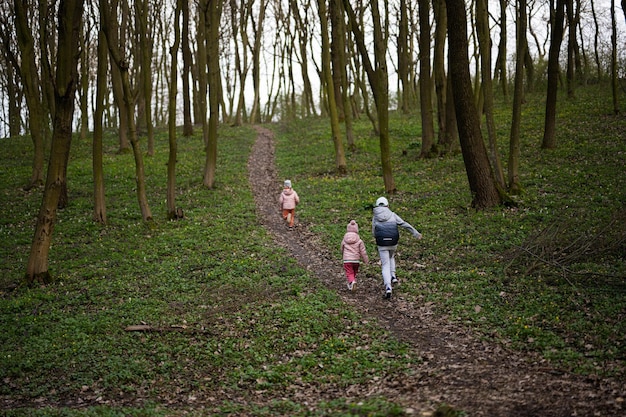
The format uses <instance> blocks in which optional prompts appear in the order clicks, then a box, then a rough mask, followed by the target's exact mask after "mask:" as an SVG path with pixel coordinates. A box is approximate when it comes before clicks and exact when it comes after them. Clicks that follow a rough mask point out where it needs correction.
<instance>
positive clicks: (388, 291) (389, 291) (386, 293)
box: [385, 287, 391, 299]
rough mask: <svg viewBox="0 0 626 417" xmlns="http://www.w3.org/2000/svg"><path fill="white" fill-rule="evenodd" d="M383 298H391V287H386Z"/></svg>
mask: <svg viewBox="0 0 626 417" xmlns="http://www.w3.org/2000/svg"><path fill="white" fill-rule="evenodd" d="M385 298H386V299H390V298H391V287H387V290H386V291H385Z"/></svg>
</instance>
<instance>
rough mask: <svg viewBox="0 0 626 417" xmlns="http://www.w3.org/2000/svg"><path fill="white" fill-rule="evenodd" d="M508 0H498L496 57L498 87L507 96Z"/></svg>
mask: <svg viewBox="0 0 626 417" xmlns="http://www.w3.org/2000/svg"><path fill="white" fill-rule="evenodd" d="M507 4H508V0H500V43H499V44H498V57H497V58H496V76H497V77H498V80H499V81H500V88H501V89H502V95H503V96H504V97H507V96H508V94H509V91H508V83H509V80H508V75H507V68H506V61H507V48H506V43H507V25H508V24H507V18H506V17H507V15H506V6H507Z"/></svg>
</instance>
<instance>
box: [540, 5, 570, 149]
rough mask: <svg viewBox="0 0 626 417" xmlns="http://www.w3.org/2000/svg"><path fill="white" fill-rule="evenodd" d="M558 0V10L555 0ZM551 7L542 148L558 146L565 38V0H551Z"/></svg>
mask: <svg viewBox="0 0 626 417" xmlns="http://www.w3.org/2000/svg"><path fill="white" fill-rule="evenodd" d="M555 1H556V10H554V2H555ZM550 8H551V9H552V10H554V11H555V13H554V21H553V22H552V31H551V33H552V36H551V39H550V52H549V53H548V87H547V93H546V114H545V118H544V127H543V142H542V144H541V148H543V149H554V148H556V103H557V92H558V85H559V54H560V52H561V42H562V40H563V24H564V21H565V0H551V1H550Z"/></svg>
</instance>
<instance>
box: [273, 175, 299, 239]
mask: <svg viewBox="0 0 626 417" xmlns="http://www.w3.org/2000/svg"><path fill="white" fill-rule="evenodd" d="M278 201H279V203H280V209H281V211H282V215H283V219H285V221H287V224H288V225H289V228H290V229H291V228H292V227H293V224H294V221H295V217H296V206H297V205H298V204H299V203H300V197H298V193H296V191H295V190H294V189H293V188H291V181H290V180H285V183H284V185H283V192H282V193H280V198H279V200H278Z"/></svg>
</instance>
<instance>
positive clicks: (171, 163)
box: [167, 0, 185, 219]
mask: <svg viewBox="0 0 626 417" xmlns="http://www.w3.org/2000/svg"><path fill="white" fill-rule="evenodd" d="M183 1H185V0H177V2H176V9H175V10H174V43H173V44H172V46H171V47H170V55H171V56H172V62H171V66H170V91H169V105H168V121H167V127H168V139H169V145H170V153H169V156H168V160H167V218H168V219H177V218H178V213H177V211H176V158H177V154H178V144H177V141H176V95H177V94H178V48H179V47H180V15H181V9H182V8H183V6H182V3H183ZM183 26H184V25H183ZM183 30H184V29H183Z"/></svg>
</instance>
